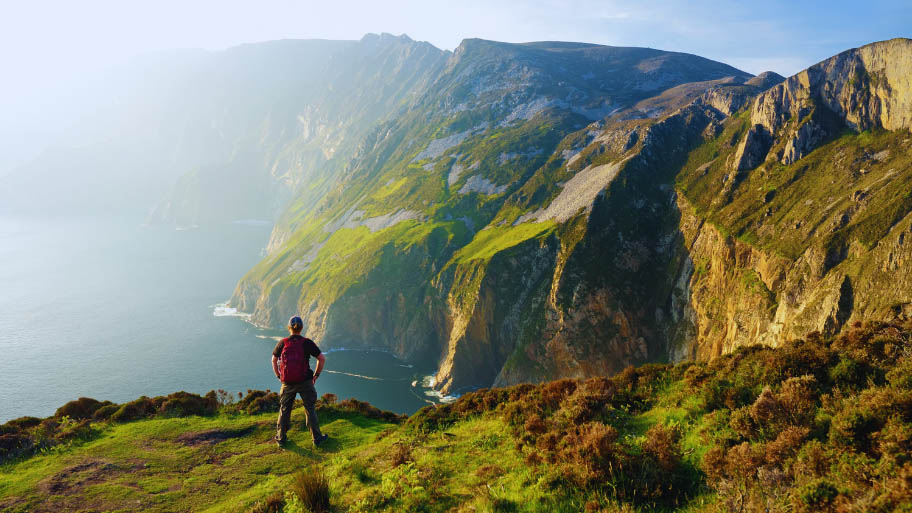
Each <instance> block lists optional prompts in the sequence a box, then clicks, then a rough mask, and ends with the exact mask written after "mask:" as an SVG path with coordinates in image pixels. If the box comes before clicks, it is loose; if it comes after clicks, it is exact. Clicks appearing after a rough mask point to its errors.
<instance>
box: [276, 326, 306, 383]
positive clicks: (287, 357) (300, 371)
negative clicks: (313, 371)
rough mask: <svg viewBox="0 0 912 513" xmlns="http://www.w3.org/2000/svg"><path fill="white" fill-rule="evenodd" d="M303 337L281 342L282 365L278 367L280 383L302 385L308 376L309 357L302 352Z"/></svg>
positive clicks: (289, 338) (290, 338)
mask: <svg viewBox="0 0 912 513" xmlns="http://www.w3.org/2000/svg"><path fill="white" fill-rule="evenodd" d="M305 340H306V339H305V338H303V337H296V338H292V337H288V338H286V339H283V340H282V343H283V344H285V346H284V347H283V348H282V363H281V365H279V375H280V376H281V377H282V383H303V382H304V381H307V380H308V379H311V376H310V362H309V360H310V355H309V354H307V353H306V352H304V341H305Z"/></svg>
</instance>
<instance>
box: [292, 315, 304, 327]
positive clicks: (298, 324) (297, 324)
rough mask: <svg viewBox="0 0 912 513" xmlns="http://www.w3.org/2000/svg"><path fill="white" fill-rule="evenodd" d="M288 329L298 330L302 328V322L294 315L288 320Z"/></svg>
mask: <svg viewBox="0 0 912 513" xmlns="http://www.w3.org/2000/svg"><path fill="white" fill-rule="evenodd" d="M288 327H289V328H291V329H293V330H299V329H303V328H304V321H302V320H301V318H300V317H298V316H297V315H295V316H294V317H292V318H291V319H288Z"/></svg>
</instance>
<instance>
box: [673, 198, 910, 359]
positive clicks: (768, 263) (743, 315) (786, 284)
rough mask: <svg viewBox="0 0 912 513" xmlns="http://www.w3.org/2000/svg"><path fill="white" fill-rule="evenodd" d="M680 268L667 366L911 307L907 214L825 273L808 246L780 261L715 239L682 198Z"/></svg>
mask: <svg viewBox="0 0 912 513" xmlns="http://www.w3.org/2000/svg"><path fill="white" fill-rule="evenodd" d="M677 205H678V207H679V209H680V212H681V234H682V238H683V241H684V244H685V246H686V247H687V257H686V264H685V265H684V266H683V267H682V268H681V270H680V271H679V272H678V274H677V281H678V282H679V284H680V285H679V286H678V287H677V288H676V289H675V290H674V292H673V295H672V304H675V305H680V308H681V311H680V312H679V313H678V314H677V315H678V319H679V323H673V324H672V325H671V326H670V327H671V328H672V329H671V332H670V333H669V335H670V337H671V338H672V339H673V340H674V341H675V343H674V344H673V345H672V346H670V347H669V358H670V359H671V360H673V361H681V360H685V359H709V358H713V357H716V356H719V355H720V354H725V353H729V352H731V351H733V350H734V349H737V348H738V347H744V346H748V345H753V344H764V345H770V346H778V345H780V344H782V343H784V342H785V341H788V340H792V339H795V338H799V337H802V336H804V335H806V334H807V333H810V332H813V331H817V332H820V333H822V334H824V335H833V334H835V333H838V332H839V331H841V330H842V329H843V327H845V326H847V325H849V324H851V323H853V322H854V321H856V320H860V321H867V320H880V319H891V318H894V317H896V316H903V315H905V316H908V315H909V313H910V311H909V307H908V305H912V278H910V275H912V244H910V235H912V215H909V216H906V218H905V219H904V220H902V221H901V222H900V223H898V224H897V225H896V226H895V227H894V228H893V229H892V230H891V232H890V234H889V235H888V236H887V237H886V238H885V239H884V240H883V241H882V242H881V244H878V246H877V247H875V248H874V249H872V250H866V249H863V248H856V251H855V252H853V256H852V257H850V258H849V259H848V260H846V261H844V262H842V263H841V264H840V265H838V266H836V267H834V268H832V269H829V270H827V271H824V272H821V270H822V269H824V263H823V262H822V260H823V259H824V258H825V256H824V254H823V253H822V252H821V251H820V250H819V248H809V249H808V250H807V251H806V252H805V253H804V254H803V255H802V256H801V257H800V258H799V259H797V260H794V261H793V260H791V259H788V258H783V257H780V256H776V255H773V254H770V253H767V252H765V251H763V250H761V249H758V248H756V247H753V246H751V245H749V244H745V243H742V242H740V241H737V240H735V239H733V238H731V237H727V236H725V235H723V234H721V233H720V232H719V231H718V229H717V228H716V227H715V226H713V225H711V224H709V223H705V222H703V220H702V219H701V218H700V217H699V216H697V215H696V214H695V213H694V210H693V208H692V206H691V205H689V204H688V203H687V201H686V200H685V199H684V198H682V197H681V196H680V195H679V196H678V198H677Z"/></svg>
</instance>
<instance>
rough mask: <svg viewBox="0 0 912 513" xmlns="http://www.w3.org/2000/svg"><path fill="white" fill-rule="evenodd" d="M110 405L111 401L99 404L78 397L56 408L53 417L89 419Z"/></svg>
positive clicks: (90, 399) (92, 400) (86, 398)
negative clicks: (100, 409)
mask: <svg viewBox="0 0 912 513" xmlns="http://www.w3.org/2000/svg"><path fill="white" fill-rule="evenodd" d="M111 404H113V403H111V401H104V402H101V401H98V400H95V399H92V398H89V397H80V398H79V399H76V400H75V401H70V402H68V403H66V404H64V405H63V406H61V407H60V408H57V411H56V412H54V416H55V417H70V418H71V419H91V418H92V417H93V416H94V415H95V412H96V411H97V410H98V409H99V408H101V407H103V406H109V405H111Z"/></svg>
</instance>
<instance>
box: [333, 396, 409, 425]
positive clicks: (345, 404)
mask: <svg viewBox="0 0 912 513" xmlns="http://www.w3.org/2000/svg"><path fill="white" fill-rule="evenodd" d="M338 409H340V410H342V411H350V412H357V413H360V414H361V415H364V416H365V417H368V418H371V419H376V420H381V421H383V422H391V423H399V422H402V420H403V418H404V417H403V416H402V415H399V414H398V413H393V412H391V411H385V410H381V409H379V408H377V407H376V406H373V405H372V404H370V403H368V402H365V401H359V400H357V399H353V398H349V399H345V400H344V401H342V402H341V403H339V405H338Z"/></svg>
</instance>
